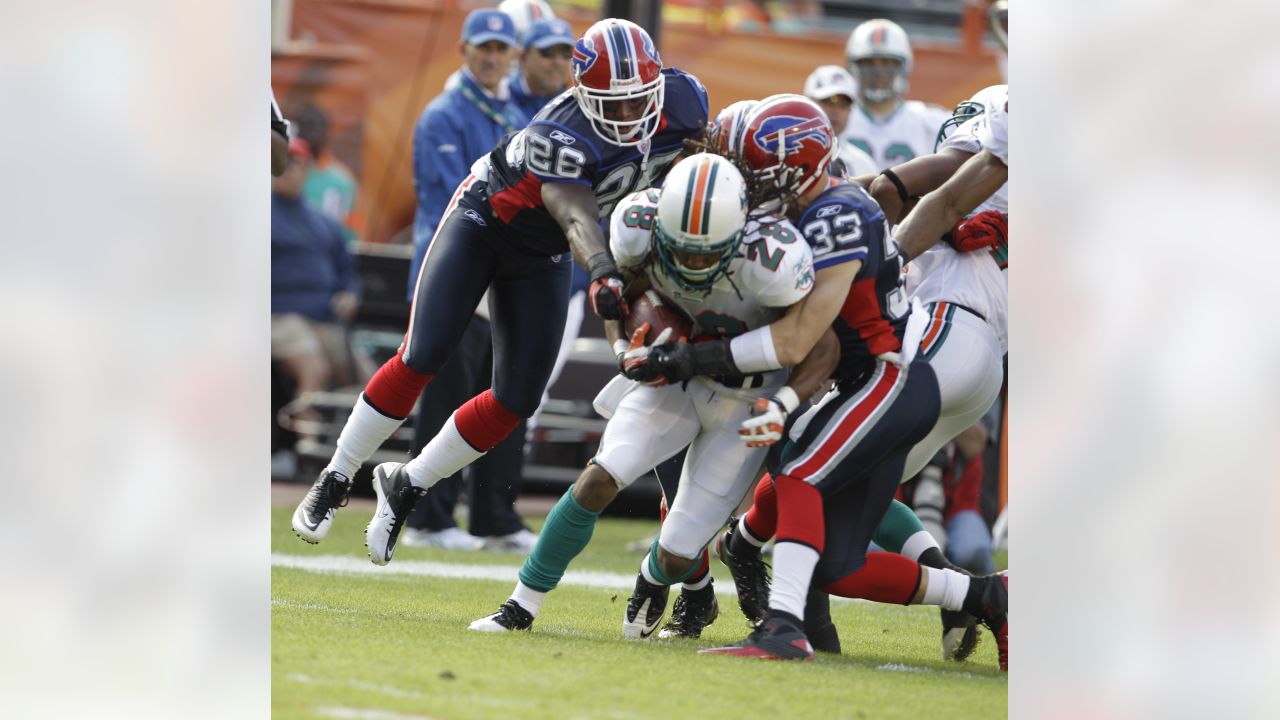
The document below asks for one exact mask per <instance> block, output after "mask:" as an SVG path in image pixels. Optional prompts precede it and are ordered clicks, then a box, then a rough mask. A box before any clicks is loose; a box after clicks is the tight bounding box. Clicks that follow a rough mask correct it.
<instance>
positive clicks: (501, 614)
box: [467, 600, 533, 633]
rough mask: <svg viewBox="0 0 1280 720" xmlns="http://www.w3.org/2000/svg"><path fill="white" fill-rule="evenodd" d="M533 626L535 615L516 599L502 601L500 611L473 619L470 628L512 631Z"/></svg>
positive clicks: (482, 630) (487, 630)
mask: <svg viewBox="0 0 1280 720" xmlns="http://www.w3.org/2000/svg"><path fill="white" fill-rule="evenodd" d="M531 627H533V615H532V614H531V613H530V612H529V611H528V610H525V609H524V608H522V607H520V603H518V602H516V601H515V600H508V601H506V602H504V603H502V607H500V608H498V612H496V613H493V614H492V615H485V616H484V617H482V618H480V619H479V620H472V621H471V624H470V625H468V626H467V629H468V630H479V631H480V632H495V633H496V632H510V631H512V630H528V629H529V628H531Z"/></svg>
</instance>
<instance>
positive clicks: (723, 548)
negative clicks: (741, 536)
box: [716, 518, 769, 625]
mask: <svg viewBox="0 0 1280 720" xmlns="http://www.w3.org/2000/svg"><path fill="white" fill-rule="evenodd" d="M737 529H738V523H737V521H736V520H734V519H732V518H730V521H729V529H728V530H726V531H725V532H724V534H722V535H721V536H720V537H719V538H718V539H717V540H716V555H718V556H719V557H720V562H722V563H724V566H725V567H727V568H729V574H730V575H732V576H733V586H734V588H735V589H736V590H737V591H738V608H739V609H740V610H742V614H743V615H744V616H746V618H747V620H749V621H750V622H751V624H753V625H754V624H756V623H759V622H760V621H761V620H763V619H764V616H765V614H766V613H767V612H768V610H769V566H768V565H767V564H765V561H764V560H763V559H762V558H761V557H760V555H759V554H758V553H757V554H756V555H755V557H735V556H734V555H733V553H731V552H729V540H730V539H731V538H732V537H733V534H734V533H736V532H737Z"/></svg>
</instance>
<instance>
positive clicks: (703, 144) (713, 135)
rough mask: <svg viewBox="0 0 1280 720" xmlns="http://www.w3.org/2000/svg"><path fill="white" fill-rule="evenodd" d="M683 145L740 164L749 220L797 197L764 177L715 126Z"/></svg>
mask: <svg viewBox="0 0 1280 720" xmlns="http://www.w3.org/2000/svg"><path fill="white" fill-rule="evenodd" d="M684 146H685V149H686V151H687V152H688V154H690V155H692V154H694V153H700V152H705V153H711V154H712V155H719V156H720V157H722V158H725V159H726V160H728V161H729V162H731V163H733V165H734V167H736V168H738V172H739V173H741V174H742V179H743V181H744V182H745V184H746V186H747V208H748V209H747V219H748V220H758V219H760V218H761V217H764V216H765V215H779V214H781V213H783V212H784V211H785V209H786V207H787V206H788V205H789V204H791V203H792V202H793V201H794V200H795V194H794V192H791V191H790V190H789V189H784V188H778V187H776V186H775V185H774V184H773V183H770V182H765V181H763V180H761V179H760V177H759V174H758V173H757V172H756V170H754V169H753V168H752V167H751V165H750V164H749V163H748V162H747V160H746V158H744V157H743V156H742V154H741V153H738V152H736V151H735V150H734V149H733V148H730V147H728V143H727V142H726V141H724V140H722V139H721V138H720V133H719V132H718V130H716V129H711V130H708V131H707V132H705V133H703V134H702V135H699V136H698V137H696V138H692V139H689V140H685V141H684ZM762 208H768V209H767V210H766V209H762Z"/></svg>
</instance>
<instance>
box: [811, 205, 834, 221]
mask: <svg viewBox="0 0 1280 720" xmlns="http://www.w3.org/2000/svg"><path fill="white" fill-rule="evenodd" d="M839 214H840V206H839V205H828V206H826V207H824V208H822V209H821V210H819V211H818V212H817V214H815V215H814V217H819V218H825V217H831V216H832V215H839Z"/></svg>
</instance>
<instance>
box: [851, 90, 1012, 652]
mask: <svg viewBox="0 0 1280 720" xmlns="http://www.w3.org/2000/svg"><path fill="white" fill-rule="evenodd" d="M1007 100H1008V86H1006V85H995V86H992V87H989V88H986V89H984V90H982V91H980V92H978V93H977V94H976V95H974V96H973V98H972V99H971V100H969V101H967V102H964V103H961V104H960V105H959V106H957V108H956V113H955V114H954V115H953V117H952V119H951V120H948V121H947V122H946V123H944V124H943V127H942V130H940V131H939V136H938V140H939V148H938V152H937V153H935V154H932V155H926V156H923V157H920V158H916V159H915V160H913V161H911V162H909V163H905V164H903V165H901V166H898V167H894V168H891V169H889V170H886V171H885V172H884V173H882V174H881V175H880V177H877V178H876V180H875V181H874V182H873V183H872V185H871V191H872V195H873V196H874V197H875V198H876V200H877V201H878V202H879V203H880V205H881V207H882V208H883V209H884V210H885V214H886V216H887V217H888V218H889V219H890V220H901V219H902V216H903V215H904V214H906V218H907V220H906V222H904V223H903V224H902V225H901V226H900V227H899V231H898V238H899V240H900V241H903V242H904V244H903V245H902V252H903V254H904V255H905V256H906V257H907V258H908V259H910V263H909V264H908V266H907V268H906V271H905V272H906V279H905V287H906V288H907V291H908V292H909V293H910V294H911V295H912V297H913V298H916V299H918V300H920V301H921V303H922V304H923V305H924V306H925V308H926V309H927V311H928V312H929V327H928V329H926V331H925V334H924V338H923V340H922V342H921V345H920V352H921V353H922V354H923V355H924V357H925V358H926V359H928V361H929V365H930V367H932V368H933V370H934V373H935V374H936V375H937V377H938V389H939V394H940V398H941V411H940V413H939V417H938V422H937V424H935V425H934V428H933V430H932V431H931V432H930V433H929V435H928V436H926V437H925V439H924V440H922V441H920V442H919V443H917V444H916V445H915V446H914V447H913V448H912V450H911V452H910V453H908V455H907V462H906V467H905V470H904V473H903V481H906V480H908V479H910V478H911V477H914V476H915V474H916V473H917V472H919V471H920V470H921V469H922V468H923V467H924V466H925V464H926V463H927V462H928V461H929V458H931V457H932V456H933V455H934V453H936V452H937V451H938V449H939V448H941V447H942V446H943V445H944V444H946V442H947V441H949V440H950V439H951V438H953V437H955V436H956V435H958V434H959V433H960V432H961V431H963V430H965V429H966V428H968V427H970V426H971V425H972V424H974V423H975V422H977V421H978V420H979V418H981V417H982V415H983V414H984V413H985V412H986V411H987V409H988V408H990V407H991V404H992V403H993V402H995V399H996V396H997V395H998V394H999V392H1000V386H1001V383H1002V379H1003V361H1002V358H1003V356H1004V354H1005V353H1007V352H1008V337H1009V331H1008V316H1009V290H1008V244H1007V241H1006V240H1005V236H1004V235H1003V231H1000V230H998V226H999V225H1000V224H1002V220H1001V221H1000V222H993V221H990V220H989V219H988V218H989V217H995V218H1003V217H1005V216H1007V213H1008V209H1009V208H1008V199H1007V198H1008V195H1007V193H1008V185H1007V184H1002V185H1000V186H999V187H998V188H997V189H996V190H995V191H994V192H990V193H989V194H988V195H987V196H986V197H985V198H984V199H983V200H982V201H981V202H980V203H978V204H977V205H976V206H972V205H971V206H969V209H968V211H967V213H966V215H967V217H969V218H970V220H969V221H967V222H966V223H963V224H962V225H961V226H960V227H959V228H957V229H956V230H955V231H954V232H952V233H950V236H951V240H952V242H936V241H937V240H938V238H939V237H940V236H941V235H942V232H941V231H937V232H934V233H933V235H932V236H931V237H932V239H931V240H929V241H928V242H925V241H924V240H921V239H920V237H921V236H920V233H922V232H928V230H927V229H926V228H925V227H924V226H923V225H920V224H918V222H917V213H920V212H921V209H922V208H923V209H924V210H925V213H926V214H930V213H931V206H932V208H933V210H937V209H939V208H941V205H940V204H939V203H938V200H939V199H940V198H934V199H933V200H932V201H930V202H929V203H925V202H921V204H920V206H919V207H916V208H915V209H914V210H912V209H911V206H912V205H913V204H914V201H915V198H916V197H918V196H919V195H921V194H923V193H926V192H928V191H930V190H932V189H934V188H936V187H938V186H939V185H942V184H943V182H944V181H945V180H946V179H947V178H948V177H950V176H951V175H952V174H953V173H957V171H958V170H959V169H960V168H962V167H964V166H966V163H967V161H970V159H971V158H975V157H977V156H979V155H981V154H982V153H983V152H984V150H985V148H984V145H983V142H982V138H983V137H986V136H988V135H989V131H988V129H989V128H990V125H991V122H992V120H994V121H995V122H997V123H999V122H1000V121H1001V119H1002V117H1007V113H1005V111H1004V106H1005V103H1006V102H1007ZM957 124H958V125H959V127H958V128H956V130H955V131H954V132H952V133H951V134H950V135H946V130H947V129H948V128H949V127H951V126H953V125H957ZM988 142H991V140H990V139H988ZM1003 146H1004V147H1007V143H1005V144H1004V145H1003ZM1006 154H1007V153H1006ZM947 184H950V183H949V182H948V183H947ZM944 187H945V185H944ZM907 213H909V214H907ZM932 214H935V215H936V213H932ZM920 217H925V216H920ZM938 217H941V216H938ZM941 222H944V221H942V220H935V221H934V222H933V223H931V224H932V226H933V227H934V228H935V229H936V228H938V227H943V226H942V225H941V224H940V223H941ZM909 225H914V226H915V227H916V230H915V231H912V232H914V234H915V235H914V237H915V238H916V239H914V240H913V239H912V238H913V235H911V234H908V235H907V236H906V237H905V238H904V236H903V228H907V227H908V226H909ZM970 225H974V226H978V227H977V228H976V229H977V230H978V231H979V232H982V231H987V230H990V229H991V228H992V227H993V226H994V227H996V228H997V231H996V232H989V233H986V234H984V237H985V238H987V239H988V240H990V241H993V243H992V244H991V245H990V246H986V247H977V248H975V249H972V250H971V251H968V252H966V251H964V250H965V249H967V248H972V247H973V240H974V238H972V237H960V238H957V237H956V236H957V235H961V236H966V235H973V234H974V230H975V228H970V227H968V226H970ZM946 227H950V226H949V225H948V226H946ZM943 229H946V228H945V227H944V228H943ZM906 243H909V245H908V244H906ZM933 243H936V244H933ZM953 243H955V244H953ZM930 245H932V247H930ZM922 248H924V250H923V252H922V251H921V249H922ZM942 621H943V641H942V645H943V656H944V657H948V658H952V659H963V658H964V657H965V656H967V655H968V654H969V653H970V652H971V651H972V647H973V643H974V641H975V640H976V637H977V634H976V628H974V623H975V622H976V620H974V619H973V618H972V617H969V616H967V615H966V614H962V613H951V612H947V611H944V612H943V614H942Z"/></svg>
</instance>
